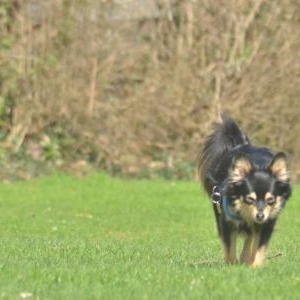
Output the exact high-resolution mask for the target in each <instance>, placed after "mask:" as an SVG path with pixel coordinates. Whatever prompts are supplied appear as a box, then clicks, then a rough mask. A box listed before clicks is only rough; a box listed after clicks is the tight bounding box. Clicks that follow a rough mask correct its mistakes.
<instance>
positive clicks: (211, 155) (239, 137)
mask: <svg viewBox="0 0 300 300" xmlns="http://www.w3.org/2000/svg"><path fill="white" fill-rule="evenodd" d="M199 173H200V177H201V181H202V184H203V186H204V188H205V190H206V192H207V193H208V194H209V195H210V196H211V197H212V200H213V208H214V212H215V216H216V221H217V228H218V232H219V236H220V238H221V239H222V241H223V243H224V248H225V260H226V262H227V263H230V264H233V263H237V262H238V260H237V257H236V240H237V237H238V235H242V236H243V237H244V238H245V242H244V246H243V249H242V253H241V256H240V262H241V263H247V264H249V265H251V266H253V267H256V266H259V265H261V263H262V262H263V259H264V256H265V251H266V249H267V245H268V242H269V240H270V237H271V235H272V232H273V229H274V226H275V223H276V220H277V217H278V215H279V213H280V211H281V210H282V208H283V207H284V205H285V203H286V201H287V200H288V198H289V197H290V195H291V186H290V183H289V182H290V177H289V172H288V170H287V161H286V156H285V154H284V153H282V152H279V153H277V154H273V153H272V152H271V151H270V150H269V149H267V148H259V147H255V146H252V145H251V144H250V142H249V139H248V138H247V136H246V135H245V134H244V133H243V131H242V130H241V129H240V128H239V127H238V126H237V124H236V123H235V121H233V120H232V119H231V118H230V117H229V116H228V115H227V114H223V115H222V122H221V123H220V124H215V127H214V131H213V133H212V134H211V135H210V136H209V137H208V138H207V140H206V142H205V145H204V148H203V150H202V152H201V153H200V155H199Z"/></svg>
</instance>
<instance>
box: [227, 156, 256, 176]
mask: <svg viewBox="0 0 300 300" xmlns="http://www.w3.org/2000/svg"><path fill="white" fill-rule="evenodd" d="M251 170H252V165H251V163H250V161H249V160H248V159H247V158H244V157H242V158H239V159H238V160H237V161H236V162H235V163H234V165H233V169H232V171H231V176H230V177H231V181H232V182H238V181H241V180H243V179H244V178H245V177H246V175H247V174H249V173H250V171H251Z"/></svg>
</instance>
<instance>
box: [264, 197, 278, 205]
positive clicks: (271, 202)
mask: <svg viewBox="0 0 300 300" xmlns="http://www.w3.org/2000/svg"><path fill="white" fill-rule="evenodd" d="M266 201H267V203H268V204H269V205H272V204H274V203H275V202H276V199H275V197H274V196H270V197H268V198H267V199H266Z"/></svg>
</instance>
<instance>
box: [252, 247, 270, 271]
mask: <svg viewBox="0 0 300 300" xmlns="http://www.w3.org/2000/svg"><path fill="white" fill-rule="evenodd" d="M266 250H267V247H266V246H262V247H260V248H259V249H258V250H257V251H256V252H255V253H254V260H253V262H252V263H251V267H252V268H257V267H259V266H261V264H262V263H263V261H264V259H265V253H266Z"/></svg>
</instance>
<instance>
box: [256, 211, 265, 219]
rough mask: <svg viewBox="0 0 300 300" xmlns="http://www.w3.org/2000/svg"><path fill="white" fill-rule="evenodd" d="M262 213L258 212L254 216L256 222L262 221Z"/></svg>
mask: <svg viewBox="0 0 300 300" xmlns="http://www.w3.org/2000/svg"><path fill="white" fill-rule="evenodd" d="M264 216H265V215H264V213H263V212H258V213H257V214H256V219H257V221H262V220H263V219H264Z"/></svg>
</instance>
